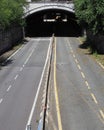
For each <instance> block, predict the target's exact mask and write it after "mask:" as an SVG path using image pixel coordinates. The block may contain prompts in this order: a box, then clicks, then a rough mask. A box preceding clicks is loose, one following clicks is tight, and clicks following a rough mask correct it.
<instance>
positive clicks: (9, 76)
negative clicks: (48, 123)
mask: <svg viewBox="0 0 104 130" xmlns="http://www.w3.org/2000/svg"><path fill="white" fill-rule="evenodd" d="M49 43H50V38H46V39H43V38H40V39H32V40H31V41H30V42H28V43H27V44H26V45H24V47H23V48H22V49H21V51H20V52H18V53H17V54H16V55H15V56H13V57H12V59H10V60H11V61H12V62H11V63H10V64H8V65H6V66H5V67H2V70H1V71H0V72H1V73H0V98H1V99H0V129H2V130H19V129H20V130H21V129H24V130H25V127H26V123H27V120H28V117H29V114H30V111H31V107H32V104H33V100H34V96H35V95H36V91H37V88H38V84H39V81H40V77H41V74H42V70H43V67H44V63H45V59H46V55H47V49H48V46H49ZM34 120H35V119H34ZM35 125H36V126H37V125H38V124H36V122H35Z"/></svg>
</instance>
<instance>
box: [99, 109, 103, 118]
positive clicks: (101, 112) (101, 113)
mask: <svg viewBox="0 0 104 130" xmlns="http://www.w3.org/2000/svg"><path fill="white" fill-rule="evenodd" d="M99 112H100V115H101V117H102V118H103V119H104V112H103V111H102V110H99Z"/></svg>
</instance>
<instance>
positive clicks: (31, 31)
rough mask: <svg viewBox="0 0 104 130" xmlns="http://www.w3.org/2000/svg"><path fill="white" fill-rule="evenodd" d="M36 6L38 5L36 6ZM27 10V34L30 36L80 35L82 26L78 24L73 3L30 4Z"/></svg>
mask: <svg viewBox="0 0 104 130" xmlns="http://www.w3.org/2000/svg"><path fill="white" fill-rule="evenodd" d="M35 6H36V7H35ZM29 8H30V9H28V11H27V15H26V17H25V19H26V27H25V35H26V36H29V37H47V36H52V34H53V33H54V34H55V36H80V35H81V34H82V28H81V27H80V26H79V25H78V24H77V19H76V17H75V12H74V9H73V5H72V4H66V3H42V5H41V6H40V4H39V5H38V6H37V4H36V5H34V8H33V4H32V5H30V7H29Z"/></svg>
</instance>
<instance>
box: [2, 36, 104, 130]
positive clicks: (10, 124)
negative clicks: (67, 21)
mask: <svg viewBox="0 0 104 130" xmlns="http://www.w3.org/2000/svg"><path fill="white" fill-rule="evenodd" d="M79 44H80V42H79V40H78V39H77V38H67V37H64V38H62V37H61V38H60V37H57V38H55V40H54V44H53V53H52V62H51V75H50V83H49V86H48V90H49V94H48V109H47V114H46V130H103V129H104V82H103V81H104V70H103V69H102V68H101V67H100V66H99V65H98V64H97V62H96V61H95V60H94V59H93V58H91V57H90V56H89V55H88V54H85V53H83V52H82V51H80V49H79V47H78V46H79ZM50 46H51V38H31V39H29V42H27V43H26V44H24V45H23V46H22V47H21V48H20V49H19V50H18V51H17V52H16V53H15V54H14V55H13V56H11V57H10V58H9V59H8V60H7V61H6V62H5V63H4V64H3V66H2V67H1V70H0V129H1V130H26V127H27V125H29V124H31V130H37V128H38V126H39V121H40V118H41V115H42V110H43V109H45V108H44V107H45V106H43V105H42V102H43V101H44V99H43V97H44V93H45V92H44V86H46V78H47V75H48V69H47V68H48V63H49V62H48V60H49V56H50V52H51V51H50V50H51V47H50Z"/></svg>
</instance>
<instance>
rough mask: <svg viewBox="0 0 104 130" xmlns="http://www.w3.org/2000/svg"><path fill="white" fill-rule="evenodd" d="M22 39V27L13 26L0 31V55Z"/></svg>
mask: <svg viewBox="0 0 104 130" xmlns="http://www.w3.org/2000/svg"><path fill="white" fill-rule="evenodd" d="M22 39H23V31H22V27H20V26H17V25H13V26H11V27H10V28H8V29H5V30H2V29H0V55H1V54H2V53H4V52H5V51H7V50H9V49H10V48H12V47H13V46H14V45H16V44H17V43H18V42H19V41H21V40H22Z"/></svg>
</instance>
